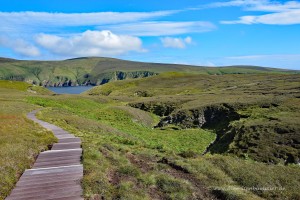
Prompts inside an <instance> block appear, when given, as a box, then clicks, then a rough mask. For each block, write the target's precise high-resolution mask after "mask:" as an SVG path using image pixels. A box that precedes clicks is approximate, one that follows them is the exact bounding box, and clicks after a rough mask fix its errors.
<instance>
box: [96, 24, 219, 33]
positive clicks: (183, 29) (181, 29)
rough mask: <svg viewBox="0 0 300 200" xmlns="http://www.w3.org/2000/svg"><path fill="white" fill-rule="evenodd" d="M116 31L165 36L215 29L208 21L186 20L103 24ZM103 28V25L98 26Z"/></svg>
mask: <svg viewBox="0 0 300 200" xmlns="http://www.w3.org/2000/svg"><path fill="white" fill-rule="evenodd" d="M105 27H106V28H108V29H109V30H112V31H113V32H116V33H126V34H129V35H134V36H166V35H179V34H185V33H201V32H208V31H212V30H215V29H216V26H215V25H214V24H212V23H210V22H203V21H188V22H168V21H157V22H140V23H128V24H119V25H111V26H105ZM98 28H99V29H103V28H104V27H103V26H100V27H98Z"/></svg>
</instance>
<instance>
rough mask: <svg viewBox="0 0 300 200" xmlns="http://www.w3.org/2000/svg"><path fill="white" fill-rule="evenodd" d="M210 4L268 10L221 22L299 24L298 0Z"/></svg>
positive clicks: (251, 0) (299, 8)
mask: <svg viewBox="0 0 300 200" xmlns="http://www.w3.org/2000/svg"><path fill="white" fill-rule="evenodd" d="M210 6H211V7H230V6H238V7H243V8H244V9H245V10H246V11H260V12H268V14H263V15H249V16H242V17H240V18H239V20H231V21H221V23H222V24H272V25H292V24H300V2H298V1H286V2H284V3H280V2H278V1H270V0H234V1H227V2H216V3H212V4H210Z"/></svg>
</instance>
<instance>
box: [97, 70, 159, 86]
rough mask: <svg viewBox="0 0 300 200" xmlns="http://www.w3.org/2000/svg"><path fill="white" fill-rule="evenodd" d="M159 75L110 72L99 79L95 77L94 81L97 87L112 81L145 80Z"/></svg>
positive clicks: (146, 72)
mask: <svg viewBox="0 0 300 200" xmlns="http://www.w3.org/2000/svg"><path fill="white" fill-rule="evenodd" d="M155 75H158V73H155V72H150V71H132V72H122V71H115V72H108V73H102V74H100V75H98V76H97V77H93V78H92V80H93V82H95V84H96V85H102V84H105V83H108V82H111V81H117V80H125V79H135V78H145V77H150V76H155Z"/></svg>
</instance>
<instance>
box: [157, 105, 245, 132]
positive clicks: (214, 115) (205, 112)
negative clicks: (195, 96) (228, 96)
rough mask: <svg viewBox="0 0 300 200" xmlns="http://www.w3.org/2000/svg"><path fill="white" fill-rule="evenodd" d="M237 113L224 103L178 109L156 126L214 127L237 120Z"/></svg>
mask: <svg viewBox="0 0 300 200" xmlns="http://www.w3.org/2000/svg"><path fill="white" fill-rule="evenodd" d="M239 118H240V117H239V114H238V113H237V112H236V111H235V110H234V109H233V108H231V107H230V106H228V105H226V104H222V105H211V106H207V107H202V108H195V109H191V110H179V111H177V112H175V113H172V114H171V115H169V116H167V117H165V118H163V119H162V120H161V121H160V122H159V123H158V125H157V126H156V127H164V126H166V125H168V124H174V125H177V126H180V127H181V128H214V129H215V128H216V127H220V126H225V125H228V124H229V122H230V121H233V120H238V119H239Z"/></svg>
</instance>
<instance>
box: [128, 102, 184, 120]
mask: <svg viewBox="0 0 300 200" xmlns="http://www.w3.org/2000/svg"><path fill="white" fill-rule="evenodd" d="M128 105H129V106H131V107H133V108H138V109H141V110H144V111H147V112H151V113H154V114H156V115H158V116H161V117H163V116H168V115H170V114H171V113H172V112H173V111H174V110H175V109H176V108H177V107H178V103H170V102H151V101H150V102H135V103H129V104H128Z"/></svg>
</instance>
